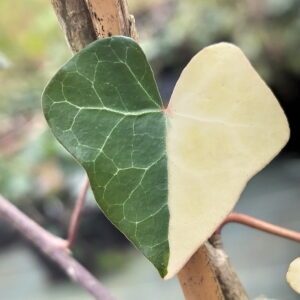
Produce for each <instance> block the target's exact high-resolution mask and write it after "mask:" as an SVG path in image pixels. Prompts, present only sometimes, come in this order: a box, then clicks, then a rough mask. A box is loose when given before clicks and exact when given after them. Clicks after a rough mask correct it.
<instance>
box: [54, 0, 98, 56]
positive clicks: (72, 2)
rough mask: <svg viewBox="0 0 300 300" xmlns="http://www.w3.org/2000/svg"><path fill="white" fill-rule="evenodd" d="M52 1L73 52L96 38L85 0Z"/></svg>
mask: <svg viewBox="0 0 300 300" xmlns="http://www.w3.org/2000/svg"><path fill="white" fill-rule="evenodd" d="M51 3H52V6H53V8H54V11H55V13H56V15H57V18H58V21H59V23H60V26H61V28H62V30H63V31H64V33H65V36H66V39H67V42H68V44H69V46H70V48H71V50H72V51H73V52H78V51H79V50H81V49H82V48H84V47H85V46H87V45H88V44H89V43H91V42H92V41H94V40H95V39H96V33H95V31H94V28H93V23H92V19H91V15H90V13H89V10H88V8H87V5H86V3H85V1H84V0H68V1H65V0H51Z"/></svg>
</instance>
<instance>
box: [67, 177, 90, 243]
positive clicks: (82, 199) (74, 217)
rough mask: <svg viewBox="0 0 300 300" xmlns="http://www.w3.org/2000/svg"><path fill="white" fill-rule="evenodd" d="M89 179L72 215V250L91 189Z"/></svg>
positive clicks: (83, 186) (69, 241)
mask: <svg viewBox="0 0 300 300" xmlns="http://www.w3.org/2000/svg"><path fill="white" fill-rule="evenodd" d="M89 186H90V184H89V179H88V177H87V176H86V177H85V179H84V181H83V183H82V186H81V188H80V191H79V194H78V197H77V199H76V202H75V207H74V210H73V212H72V215H71V220H70V224H69V231H68V248H71V247H72V246H73V244H74V242H75V239H76V236H77V229H78V226H79V221H80V216H81V212H82V209H83V206H84V204H85V201H86V195H87V192H88V189H89Z"/></svg>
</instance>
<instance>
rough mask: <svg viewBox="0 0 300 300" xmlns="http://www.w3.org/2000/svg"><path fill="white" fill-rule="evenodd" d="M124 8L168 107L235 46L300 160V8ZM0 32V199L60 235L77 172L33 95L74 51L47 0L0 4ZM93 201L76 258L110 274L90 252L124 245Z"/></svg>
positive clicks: (217, 1)
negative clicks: (179, 87)
mask: <svg viewBox="0 0 300 300" xmlns="http://www.w3.org/2000/svg"><path fill="white" fill-rule="evenodd" d="M128 2H129V6H130V11H131V12H132V13H133V14H134V15H135V17H136V22H137V29H138V32H139V35H140V40H141V43H142V46H143V47H144V49H145V51H146V53H147V56H148V58H149V59H150V60H151V65H152V66H153V67H154V70H155V73H156V75H157V77H158V80H159V82H160V88H161V90H162V94H163V95H165V99H168V98H169V96H170V93H171V91H172V89H173V85H174V83H175V81H176V79H177V77H178V76H179V73H180V71H181V70H182V68H183V67H184V65H185V64H186V63H187V62H188V61H189V60H190V59H191V57H192V55H193V54H195V53H196V52H197V51H199V49H201V48H202V47H204V46H207V45H209V44H211V43H214V42H219V41H230V42H234V43H236V44H237V45H238V46H240V47H241V48H242V49H243V50H244V51H245V52H246V53H247V55H248V56H249V58H250V59H251V61H252V62H253V64H254V65H255V67H256V68H257V69H258V71H259V72H260V73H261V74H262V76H263V77H264V78H265V79H267V81H268V83H269V84H271V86H272V88H273V90H274V91H275V93H276V95H277V96H278V97H279V100H280V101H281V103H282V104H283V106H284V108H285V110H286V112H287V114H288V117H289V121H290V124H291V128H292V139H291V145H292V147H291V149H292V150H297V151H299V149H300V134H299V127H300V118H299V115H300V110H299V108H298V106H299V105H298V103H297V102H298V101H299V100H298V98H299V85H300V55H299V49H300V34H299V32H300V1H299V0H244V1H239V0H226V1H225V0H201V1H199V0H185V1H179V0H144V1H140V0H128ZM0 28H1V32H0V191H1V193H2V194H4V195H5V196H7V197H8V198H9V199H11V200H12V201H15V202H16V203H17V204H18V205H19V206H21V208H22V209H23V210H25V211H26V213H28V214H29V215H31V216H32V217H33V218H34V219H36V220H37V221H38V222H40V223H41V224H43V225H44V226H45V227H47V228H50V229H51V230H52V231H55V232H59V234H61V235H65V233H66V226H67V220H68V218H69V215H70V211H71V208H72V205H73V202H74V199H75V198H76V194H77V191H78V188H79V186H80V184H79V182H80V181H81V178H82V175H83V172H82V170H81V168H80V167H79V166H78V165H77V164H76V163H75V162H74V160H73V159H71V158H70V156H69V155H68V153H66V152H65V151H64V150H63V149H62V147H61V146H60V145H58V143H57V142H56V141H55V139H54V138H53V137H52V135H51V134H50V133H49V131H48V129H47V126H46V123H45V121H44V118H43V116H42V114H41V107H40V95H41V93H42V90H43V88H44V86H45V84H46V82H47V81H48V80H49V79H50V77H51V76H52V74H53V73H54V72H55V71H56V70H57V69H58V68H59V66H60V65H61V64H62V63H63V62H64V61H66V60H67V59H68V57H70V56H71V52H70V51H69V49H68V47H67V45H66V42H65V39H64V37H63V34H62V32H61V30H60V28H59V25H58V22H57V19H56V16H55V14H54V12H53V9H52V7H51V5H50V2H49V1H43V0H27V1H14V2H12V1H7V0H6V1H5V0H2V1H0ZM90 200H91V201H90V202H89V212H88V218H86V219H85V223H83V224H82V227H81V231H82V234H81V235H80V236H79V239H80V243H78V244H82V245H83V246H82V248H80V247H79V248H78V249H77V252H78V253H77V255H79V256H80V257H81V258H82V260H83V261H87V265H89V266H95V265H98V264H100V265H102V267H104V268H106V269H109V268H111V266H106V265H104V263H103V261H104V260H105V259H103V257H102V258H101V257H100V258H99V257H98V254H97V253H98V252H97V253H95V252H96V251H99V249H101V248H102V247H103V241H104V244H106V245H107V247H108V245H114V246H115V247H119V246H120V245H125V244H126V242H125V241H124V239H122V237H120V236H119V235H118V233H117V232H116V231H115V230H113V229H112V227H111V226H110V224H108V223H105V219H104V218H103V217H101V213H100V212H99V210H98V208H97V207H96V205H95V202H94V201H93V200H92V196H91V197H90ZM96 220H98V221H99V223H97V226H96V225H95V224H96ZM103 222H104V223H103ZM103 224H105V226H104V225H103ZM1 228H4V227H3V226H1ZM3 230H4V229H3ZM1 234H2V233H1V232H0V242H1ZM98 241H99V242H98ZM105 241H106V242H105ZM98 243H99V245H98ZM95 245H96V246H95ZM86 249H88V251H85V250H86ZM93 249H94V250H93ZM106 249H107V248H106ZM93 251H94V252H93ZM104 251H106V250H104ZM84 253H88V254H84ZM113 255H116V256H115V258H114V259H113V260H115V262H116V263H118V264H119V263H121V262H119V258H118V254H113ZM105 261H106V260H105Z"/></svg>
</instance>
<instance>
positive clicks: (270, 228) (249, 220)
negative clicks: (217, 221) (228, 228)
mask: <svg viewBox="0 0 300 300" xmlns="http://www.w3.org/2000/svg"><path fill="white" fill-rule="evenodd" d="M228 223H239V224H242V225H245V226H249V227H252V228H255V229H258V230H260V231H264V232H267V233H270V234H274V235H277V236H280V237H283V238H286V239H289V240H292V241H296V242H300V232H297V231H293V230H289V229H286V228H283V227H280V226H277V225H273V224H271V223H268V222H265V221H262V220H259V219H256V218H254V217H251V216H248V215H245V214H240V213H231V214H229V215H228V217H227V218H226V219H225V220H224V222H223V223H222V224H221V226H220V227H219V229H218V230H217V232H218V233H220V232H221V230H222V228H223V227H224V226H225V225H226V224H228Z"/></svg>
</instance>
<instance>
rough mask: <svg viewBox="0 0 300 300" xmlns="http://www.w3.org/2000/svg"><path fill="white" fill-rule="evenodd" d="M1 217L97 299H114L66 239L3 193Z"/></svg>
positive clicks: (0, 206) (0, 197)
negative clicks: (49, 229)
mask: <svg viewBox="0 0 300 300" xmlns="http://www.w3.org/2000/svg"><path fill="white" fill-rule="evenodd" d="M0 217H1V218H2V219H3V220H5V221H6V222H7V223H8V224H10V225H12V226H13V227H14V228H15V229H16V230H17V231H18V232H19V233H20V234H21V235H22V236H24V237H25V238H26V239H28V240H29V241H31V242H32V243H33V244H34V245H35V246H36V247H37V248H38V249H39V250H40V251H42V252H43V253H44V254H45V255H47V257H49V258H50V259H51V260H52V261H54V262H55V263H57V264H58V265H59V266H60V267H61V269H62V270H63V271H65V273H66V274H67V275H68V276H69V277H70V278H71V279H72V280H73V281H74V282H76V283H78V284H79V285H80V286H81V287H82V288H84V289H85V290H86V291H88V292H89V293H90V294H91V295H92V296H94V298H95V299H99V300H112V299H113V298H112V296H111V295H110V293H109V292H108V291H107V290H106V288H105V287H104V286H103V285H102V284H101V283H100V282H99V281H98V280H97V279H96V278H95V277H94V276H93V275H92V274H91V273H90V272H89V271H87V270H86V269H85V268H84V267H83V266H82V265H81V264H80V263H79V262H78V261H77V260H75V259H74V258H73V257H72V256H71V254H70V252H69V250H68V249H67V247H66V245H67V242H66V241H65V240H63V239H61V238H59V237H56V236H54V235H52V234H51V233H50V232H48V231H46V230H45V229H44V228H42V227H41V226H39V225H38V224H37V223H35V222H34V221H33V220H31V219H30V218H29V217H27V216H26V215H25V214H24V213H23V212H21V211H20V210H19V209H18V208H16V207H15V206H14V205H13V204H12V203H10V202H9V201H8V200H7V199H5V198H4V197H3V196H1V195H0Z"/></svg>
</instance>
